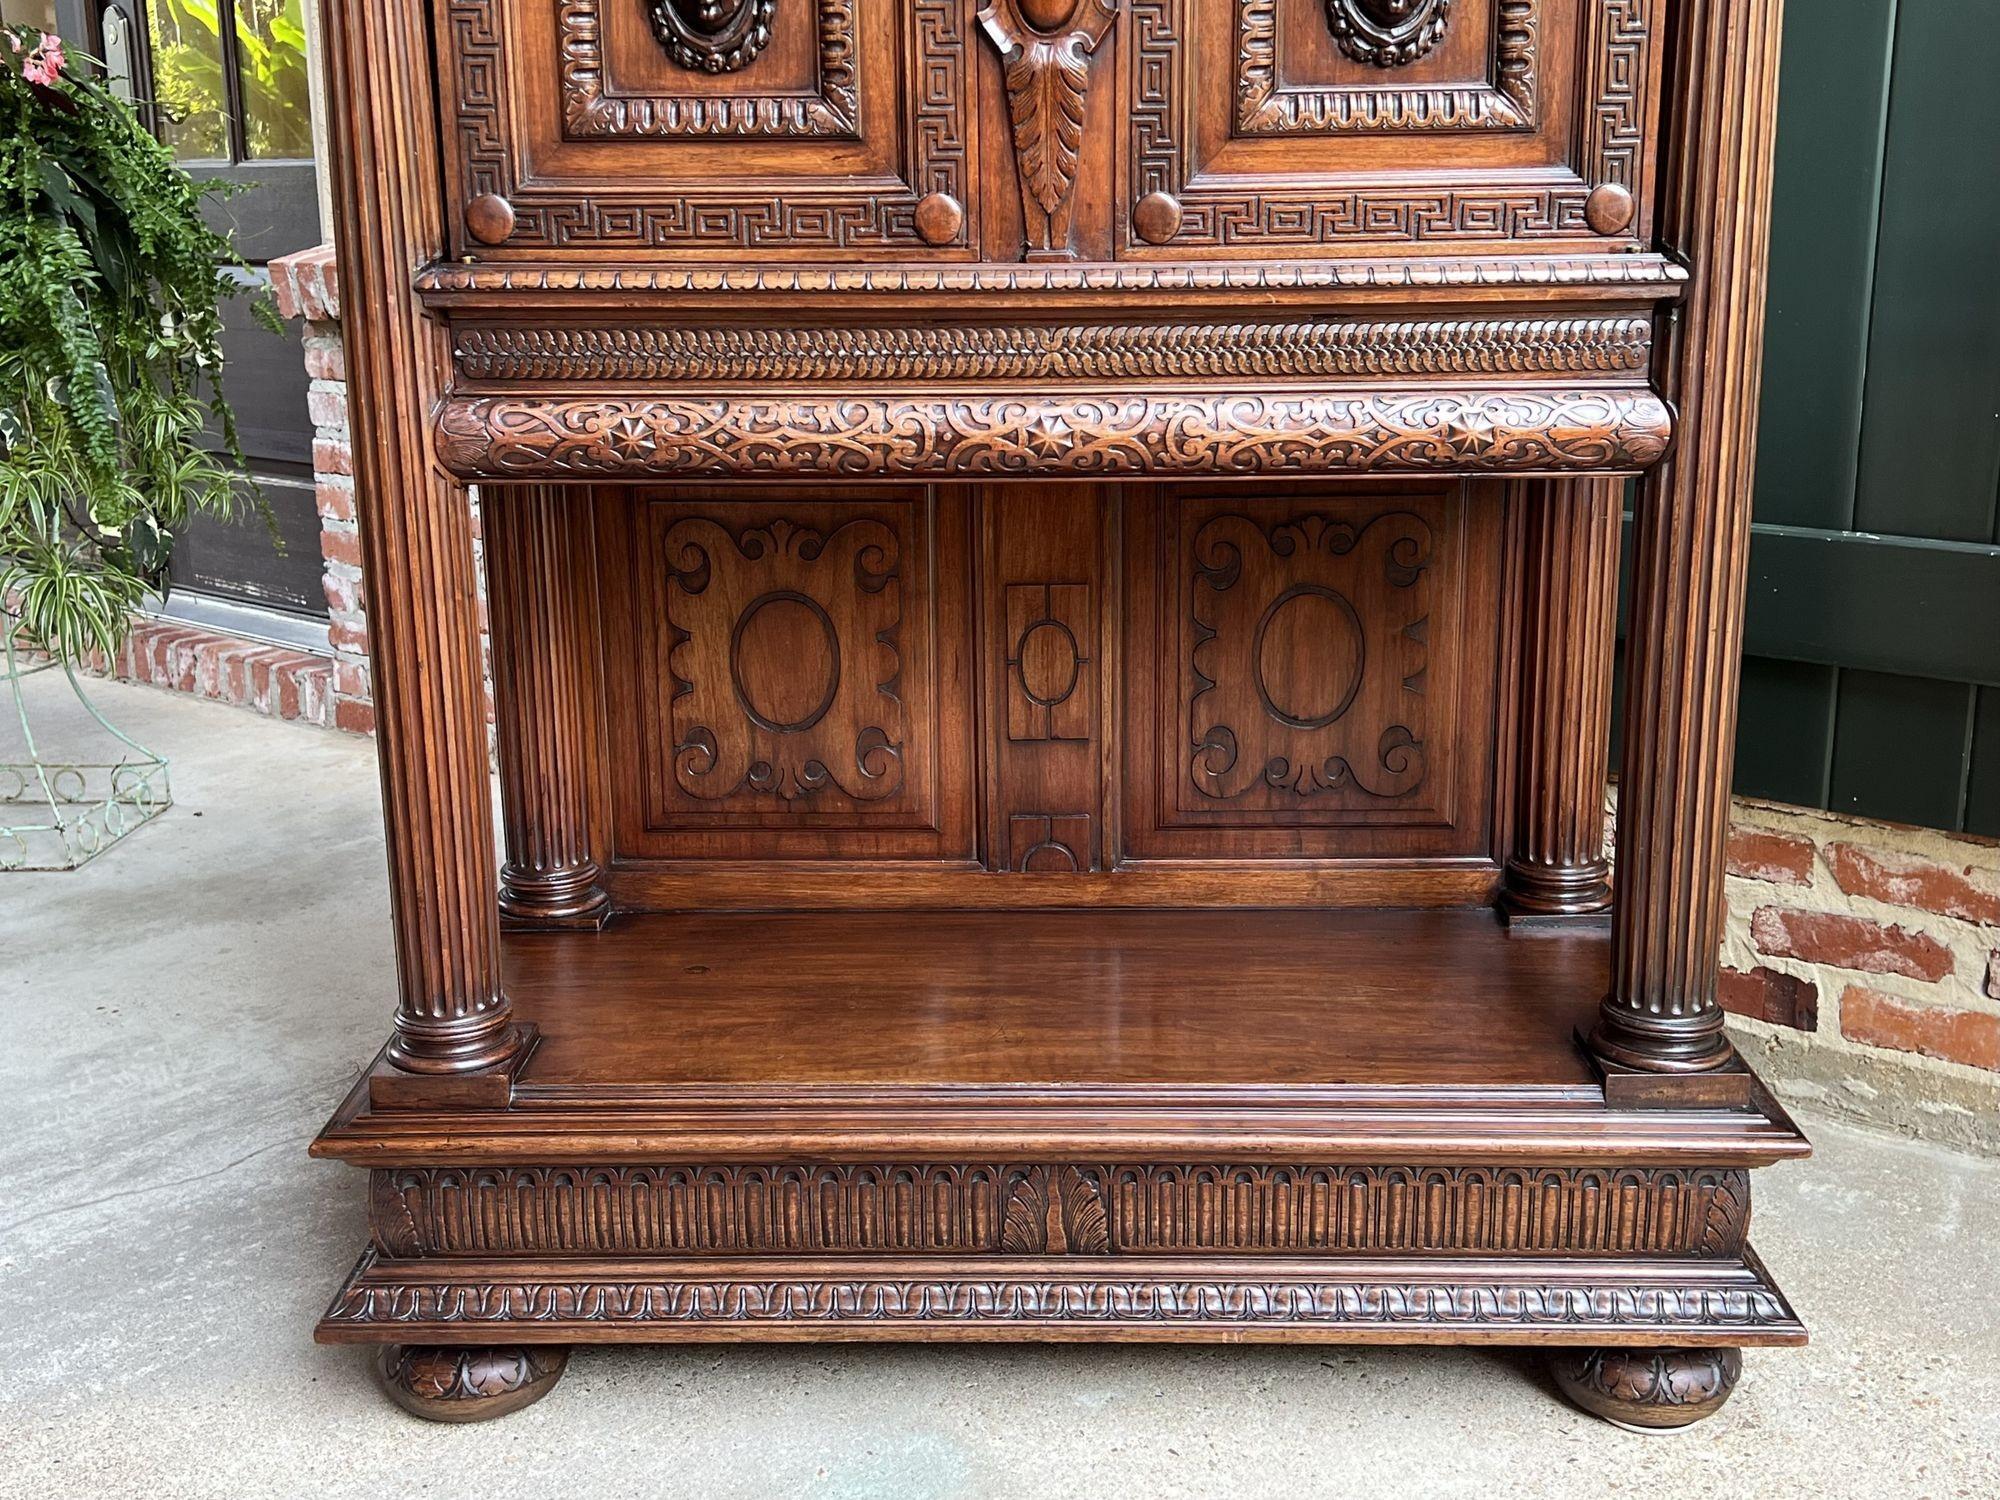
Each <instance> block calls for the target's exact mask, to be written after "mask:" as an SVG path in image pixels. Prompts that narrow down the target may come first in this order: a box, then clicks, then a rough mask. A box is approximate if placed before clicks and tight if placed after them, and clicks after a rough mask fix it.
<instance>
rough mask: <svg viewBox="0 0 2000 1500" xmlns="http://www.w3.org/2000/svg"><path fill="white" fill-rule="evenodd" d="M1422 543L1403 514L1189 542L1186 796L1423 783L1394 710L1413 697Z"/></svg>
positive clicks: (1403, 718) (1410, 738) (1416, 744)
mask: <svg viewBox="0 0 2000 1500" xmlns="http://www.w3.org/2000/svg"><path fill="white" fill-rule="evenodd" d="M1432 545H1433V540H1432V532H1431V528H1430V526H1429V524H1428V523H1427V522H1425V521H1424V519H1423V518H1422V517H1420V516H1417V515H1414V514H1412V513H1411V512H1408V511H1390V512H1387V513H1385V514H1382V515H1378V516H1376V517H1374V518H1373V519H1371V520H1369V521H1367V522H1365V523H1363V524H1362V525H1360V526H1358V527H1357V526H1355V525H1352V524H1350V523H1348V522H1345V521H1340V520H1334V519H1331V518H1329V517H1326V516H1320V515H1308V516H1303V517H1300V518H1298V519H1296V520H1290V521H1285V522H1282V523H1280V524H1277V525H1273V526H1270V527H1268V528H1267V527H1265V526H1263V525H1260V524H1258V523H1257V522H1255V521H1253V520H1251V519H1250V518H1249V517H1248V516H1243V515H1223V516H1218V517H1216V518H1215V519H1214V520H1212V521H1210V522H1209V523H1208V524H1207V525H1205V526H1203V527H1202V528H1201V530H1200V531H1199V532H1198V533H1197V534H1196V536H1195V538H1194V545H1193V549H1192V562H1193V565H1194V579H1193V584H1194V598H1193V620H1192V624H1193V637H1192V640H1193V682H1194V691H1193V693H1192V694H1191V696H1190V699H1189V725H1188V728H1189V735H1190V739H1191V742H1192V757H1191V759H1190V761H1189V774H1190V776H1191V777H1192V779H1193V782H1194V786H1195V789H1196V790H1197V791H1198V792H1200V793H1201V795H1202V796H1204V797H1208V798H1214V799H1217V800H1228V799H1231V798H1236V797H1241V796H1244V795H1245V794H1247V793H1249V792H1251V791H1254V790H1257V789H1258V788H1260V787H1261V788H1264V789H1266V791H1267V792H1274V793H1278V794H1281V795H1290V796H1293V797H1298V798H1310V797H1315V796H1318V795H1320V794H1323V793H1329V792H1342V793H1353V792H1359V793H1361V794H1363V795H1365V796H1367V797H1370V798H1391V797H1402V796H1406V795H1407V794H1409V793H1410V792H1413V791H1415V790H1416V789H1417V788H1418V787H1419V786H1420V785H1421V784H1422V783H1423V780H1424V772H1425V759H1424V744H1423V741H1422V740H1421V739H1420V738H1419V737H1418V735H1417V733H1416V732H1415V730H1414V729H1413V728H1412V723H1413V722H1415V721H1414V720H1413V718H1412V715H1411V713H1410V712H1409V711H1408V710H1409V709H1411V708H1412V707H1414V706H1416V705H1418V704H1420V703H1421V699H1422V696H1423V691H1424V671H1425V666H1426V662H1427V658H1428V644H1427V628H1428V625H1429V621H1430V595H1429V589H1428V588H1427V587H1426V586H1425V572H1426V570H1427V569H1428V567H1429V566H1430V561H1431V549H1432ZM1364 698H1365V703H1364V702H1359V701H1357V700H1362V699H1364Z"/></svg>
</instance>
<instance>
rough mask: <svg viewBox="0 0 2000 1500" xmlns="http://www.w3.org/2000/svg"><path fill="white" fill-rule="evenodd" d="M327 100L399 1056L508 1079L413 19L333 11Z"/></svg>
mask: <svg viewBox="0 0 2000 1500" xmlns="http://www.w3.org/2000/svg"><path fill="white" fill-rule="evenodd" d="M331 12H332V23H331V24H330V26H329V33H330V39H331V42H332V45H330V46H329V47H328V59H329V74H328V86H329V88H330V90H331V93H332V98H333V103H334V108H335V113H336V115H337V116H338V117H339V118H340V119H342V120H345V121H346V122H347V128H346V129H345V130H344V131H343V132H342V136H341V140H340V143H339V148H338V150H337V151H336V152H335V153H334V173H335V177H334V180H335V183H336V185H337V191H336V197H337V198H338V200H339V203H340V243H341V245H342V246H343V247H344V252H343V255H342V258H341V272H340V273H341V277H342V280H343V282H344V287H343V291H344V296H343V297H342V304H343V306H345V307H346V308H347V309H348V312H347V315H346V320H345V324H344V327H345V331H346V334H347V339H348V345H349V348H348V355H347V382H348V391H349V400H350V404H351V407H352V422H353V426H354V478H355V491H356V495H357V500H358V512H359V523H360V532H361V548H362V557H363V564H364V566H365V568H366V569H367V574H368V634H369V650H370V660H371V665H372V673H371V676H370V679H369V680H370V686H371V688H372V691H373V693H374V699H375V744H376V749H377V752H378V753H379V754H380V756H381V760H382V813H383V821H384V823H385V824H386V826H387V832H388V841H389V894H390V901H391V914H392V919H393V924H394V931H395V943H396V980H397V1006H396V1029H395V1034H394V1036H393V1038H392V1039H391V1041H390V1044H389V1051H390V1056H391V1057H392V1058H394V1060H395V1062H396V1063H397V1065H398V1066H399V1067H401V1068H403V1069H404V1070H406V1071H409V1072H413V1073H425V1074H453V1073H465V1072H471V1071H474V1070H478V1069H482V1068H491V1067H494V1066H496V1065H499V1064H503V1063H505V1062H506V1060H507V1059H508V1058H509V1057H510V1056H511V1055H512V1054H513V1053H514V1052H515V1051H517V1050H518V1049H519V1047H520V1045H521V1040H522V1037H521V1033H520V1032H519V1031H518V1029H517V1028H515V1027H514V1026H513V1024H512V1023H511V1021H510V1020H509V1017H508V1012H507V998H506V996H505V994H504V993H502V991H501V988H500V951H499V913H498V909H497V905H496V902H497V897H498V874H497V871H496V869H495V861H494V850H493V843H494V840H493V810H492V803H491V802H490V801H489V799H488V797H487V791H486V786H487V782H486V731H485V718H486V714H485V708H484V698H485V690H484V687H483V682H482V679H483V676H484V672H483V664H482V662H481V659H480V645H479V608H478V590H477V586H476V583H475V578H474V572H473V555H472V512H471V507H470V505H469V503H468V498H467V495H466V492H465V491H464V489H462V488H460V487H459V486H456V485H452V484H448V483H446V482H444V481H443V480H440V479H437V478H435V477H433V476H434V474H435V469H434V454H433V452H432V448H431V444H430V440H429V434H428V432H427V430H426V425H425V416H426V413H427V412H428V411H429V410H430V408H431V406H432V404H433V403H434V401H435V400H436V397H437V393H438V390H439V387H440V385H441V383H442V381H443V379H444V375H445V370H444V349H445V342H444V339H443V336H442V334H441V333H440V332H439V330H437V329H436V328H434V327H433V326H432V325H430V324H429V323H427V322H425V321H424V319H423V318H422V317H421V316H419V314H418V312H417V309H416V302H415V297H414V293H413V291H412V288H411V284H410V277H411V273H412V272H413V271H414V269H415V268H416V267H417V266H418V265H420V264H422V263H423V262H424V261H426V260H427V259H429V258H430V257H432V256H434V255H436V254H437V253H438V252H439V251H440V250H441V249H442V248H443V246H444V225H443V200H442V197H441V192H440V185H439V183H438V180H437V176H436V172H435V167H434V163H435V162H436V159H437V157H436V146H437V122H436V118H435V116H434V114H433V113H432V103H431V91H430V87H429V84H428V82H427V80H425V79H424V78H423V77H421V76H418V74H417V73H416V72H414V71H413V70H410V69H406V68H385V67H383V66H382V59H383V58H387V57H422V56H424V55H425V49H426V47H427V45H428V44H427V42H426V39H425V30H426V25H425V18H424V16H423V14H422V11H421V9H420V8H419V7H416V6H413V5H401V4H399V5H385V6H377V5H361V4H353V5H341V6H337V7H332V8H331Z"/></svg>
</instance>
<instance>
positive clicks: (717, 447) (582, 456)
mask: <svg viewBox="0 0 2000 1500" xmlns="http://www.w3.org/2000/svg"><path fill="white" fill-rule="evenodd" d="M1670 430H1671V419H1670V417H1669V415H1668V411H1667V407H1666V404H1665V403H1664V402H1663V401H1661V400H1660V398H1659V397H1658V396H1656V395H1654V394H1653V393H1652V392H1650V391H1644V390H1623V391H1606V390H1561V389H1558V390H1549V391H1542V390H1525V389H1524V390H1519V391H1426V392H1409V391H1367V392H1361V393H1357V394H1352V395H1327V394H1318V393H1310V392H1285V393H1278V394H1245V393H1214V392H1189V393H1185V394H1154V395H1136V396H1110V395H1088V394H1085V395H1075V396H1054V395H1051V396H1040V395H1036V396H1012V395H985V396H980V395H946V396H907V397H892V396H866V395H852V396H847V395H826V396H810V395H803V396H767V395H763V394H761V393H752V394H743V395H713V396H661V397H658V398H646V397H639V396H604V397H596V398H592V397H561V396H553V395H550V396H529V395H522V396H460V397H454V398H451V399H448V400H446V401H445V402H443V403H442V404H441V405H440V407H439V410H438V415H437V451H438V458H439V460H440V461H441V462H442V463H443V464H444V466H445V467H446V468H447V469H448V470H450V471H451V472H452V473H454V474H457V475H459V476H460V477H462V478H466V479H482V478H484V479H490V480H498V479H570V478H583V477H596V478H632V479H640V478H646V477H649V476H654V475H681V476H687V475H716V476H726V475H785V474H806V475H813V474H820V475H853V476H864V475H881V476H910V477H940V476H945V475H1008V474H1103V475H1113V474H1241V475H1257V474H1331V473H1435V472H1449V473H1505V472H1514V471H1529V472H1541V471H1550V470H1565V471H1567V470H1599V471H1617V470H1633V469H1643V468H1645V467H1647V466H1648V465H1650V464H1652V463H1655V462H1657V461H1658V460H1659V458H1660V456H1661V455H1662V454H1663V453H1664V452H1665V451H1666V444H1667V438H1668V434H1669V432H1670Z"/></svg>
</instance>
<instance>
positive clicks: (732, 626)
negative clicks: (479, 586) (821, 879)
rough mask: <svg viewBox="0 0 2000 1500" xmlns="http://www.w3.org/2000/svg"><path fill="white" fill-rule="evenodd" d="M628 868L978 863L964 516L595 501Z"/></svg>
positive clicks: (717, 500) (694, 500)
mask: <svg viewBox="0 0 2000 1500" xmlns="http://www.w3.org/2000/svg"><path fill="white" fill-rule="evenodd" d="M599 509H600V533H601V542H600V547H601V551H602V555H603V556H604V557H605V558H606V559H609V560H610V561H608V562H607V564H606V566H605V568H604V588H605V600H606V603H607V606H608V608H607V612H606V613H607V618H608V619H609V620H610V621H611V622H613V624H612V630H613V634H612V636H611V637H610V656H611V670H612V672H613V673H614V675H615V676H616V677H617V679H618V684H619V686H621V687H623V688H624V689H626V691H624V692H614V695H613V705H612V712H613V726H614V729H613V739H614V742H615V744H616V746H617V747H618V749H617V750H616V751H615V752H614V754H615V758H614V760H613V762H612V766H611V773H612V778H611V779H612V784H613V787H614V792H615V796H616V797H617V800H618V808H619V819H620V830H619V834H620V837H619V850H620V852H621V853H625V854H630V855H637V856H650V857H672V858H686V857H695V858H707V857H723V858H728V857H745V856H750V857H785V856H805V857H813V856H822V855H826V854H830V853H834V854H846V855H850V856H888V857H894V858H939V857H943V856H947V855H951V854H954V853H956V854H959V855H960V856H962V857H969V856H970V853H971V832H970V825H971V797H970V790H969V787H968V785H967V783H966V767H967V761H968V755H967V752H966V748H965V740H966V737H967V735H968V733H969V729H968V724H969V715H970V711H971V706H972V705H971V701H970V699H969V697H968V695H967V694H966V693H965V692H964V690H963V684H964V681H965V678H966V674H967V664H966V660H965V650H966V643H967V636H968V630H967V623H966V619H965V585H966V572H967V569H966V562H965V555H966V554H965V545H966V544H965V534H964V523H965V507H964V505H963V504H962V503H952V502H949V501H947V502H946V503H945V504H944V505H943V506H942V507H940V506H939V504H938V501H937V499H936V497H935V496H933V495H932V494H931V493H930V492H929V491H927V490H924V489H913V488H901V489H881V490H876V491H872V492H871V493H870V494H869V495H868V497H867V498H866V499H857V500H853V501H847V502H840V501H828V500H827V499H825V498H824V496H823V493H814V492H805V491H792V492H787V491H777V492H767V493H765V494H762V495H760V496H759V498H758V499H756V500H755V501H748V502H746V501H744V500H743V499H741V498H740V497H736V496H729V497H727V498H725V496H724V495H722V494H721V493H718V492H713V491H697V490H690V491H677V492H674V493H672V494H660V495H652V494H645V495H637V496H633V497H631V498H630V499H629V500H626V499H623V498H619V499H614V500H610V501H606V502H603V503H601V504H600V507H599Z"/></svg>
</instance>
